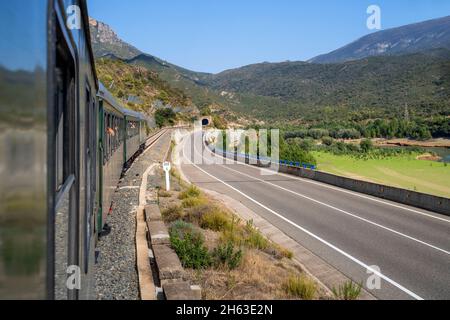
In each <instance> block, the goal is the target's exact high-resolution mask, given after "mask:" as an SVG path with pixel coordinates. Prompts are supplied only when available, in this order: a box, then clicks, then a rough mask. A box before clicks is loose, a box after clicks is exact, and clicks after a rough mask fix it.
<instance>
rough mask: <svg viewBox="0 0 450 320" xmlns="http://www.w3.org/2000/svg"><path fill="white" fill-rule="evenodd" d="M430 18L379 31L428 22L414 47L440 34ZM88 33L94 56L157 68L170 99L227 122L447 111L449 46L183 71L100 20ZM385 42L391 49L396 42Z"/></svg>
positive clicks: (126, 90)
mask: <svg viewBox="0 0 450 320" xmlns="http://www.w3.org/2000/svg"><path fill="white" fill-rule="evenodd" d="M433 21H434V22H425V23H424V24H418V25H413V26H407V27H403V28H399V29H401V30H400V31H398V30H397V32H394V33H392V32H393V30H395V29H393V30H387V31H384V32H387V34H392V36H391V39H394V36H393V35H394V34H397V35H399V34H403V38H402V39H407V33H408V32H411V33H412V35H411V37H412V38H414V39H416V38H415V37H416V36H417V35H418V34H419V33H418V32H419V31H417V30H419V29H421V30H422V31H423V32H425V31H424V30H431V29H433V30H435V31H434V33H427V34H429V36H428V37H429V38H430V39H434V41H431V40H429V41H425V40H424V39H422V40H421V39H418V38H417V39H416V40H415V43H416V45H415V46H412V45H411V46H409V49H410V50H412V51H414V50H419V47H420V48H425V47H429V46H431V45H429V44H431V43H434V44H436V46H438V45H437V43H438V42H437V41H436V39H441V40H445V39H447V34H448V29H445V30H441V29H439V28H440V27H439V26H442V25H446V23H447V22H448V18H444V19H438V20H433ZM95 25H97V27H95ZM432 25H433V26H434V28H431V26H432ZM98 26H102V27H98ZM420 26H421V27H420ZM92 29H94V30H92ZM439 30H441V32H438V31H439ZM91 32H92V37H93V38H96V39H97V40H96V41H95V45H94V51H95V55H96V56H97V57H102V56H103V57H105V58H107V60H112V61H114V60H116V61H120V62H121V67H122V68H123V69H124V70H127V68H125V66H132V67H134V68H138V70H140V69H142V70H144V69H145V70H147V71H149V72H151V73H154V74H155V75H156V74H157V75H158V79H159V80H158V81H161V82H163V83H164V86H168V87H170V88H171V90H169V89H168V88H167V90H166V89H164V90H163V91H165V92H168V93H169V98H170V99H175V100H177V101H179V98H180V97H181V96H184V97H186V98H188V99H189V100H190V101H191V102H192V105H194V106H196V107H198V109H199V110H200V111H201V112H203V113H210V112H213V113H214V114H217V115H220V116H222V117H227V118H228V119H230V120H231V121H232V122H240V123H252V122H256V120H263V121H265V122H269V123H270V122H273V121H281V122H285V123H298V122H299V121H303V122H304V121H306V122H311V121H321V120H323V119H324V118H329V119H335V120H349V119H354V120H357V121H358V120H364V119H374V118H393V117H399V116H402V115H404V109H405V106H406V105H408V108H409V110H410V112H411V114H412V115H417V116H420V117H428V116H431V115H435V114H444V115H450V50H448V49H445V48H439V49H427V50H422V51H420V52H417V53H411V54H406V55H402V56H399V55H395V54H392V55H391V54H389V55H386V54H385V55H381V56H378V57H368V58H362V59H359V60H355V61H346V62H339V63H334V64H320V63H311V62H283V63H260V64H254V65H249V66H245V67H242V68H237V69H233V70H227V71H224V72H222V73H219V74H215V75H214V74H208V73H201V72H195V71H191V70H187V69H185V68H182V67H179V66H176V65H174V64H172V63H170V62H167V61H164V60H162V59H160V58H158V57H155V56H152V55H149V54H144V53H141V52H139V50H137V49H135V48H134V47H133V46H131V45H128V44H126V43H125V42H123V41H122V40H120V39H118V38H117V36H115V33H114V32H113V31H112V30H111V29H110V28H109V27H107V25H105V24H103V23H101V22H96V24H91ZM103 33H105V34H103ZM382 33H383V32H382ZM375 35H376V34H373V35H371V36H373V37H374V36H375ZM432 35H433V36H432ZM392 41H394V40H392ZM405 41H406V40H405ZM357 42H358V41H357ZM357 42H356V43H357ZM444 42H446V41H444ZM419 43H420V44H421V45H420V46H419ZM350 46H351V45H350ZM390 46H391V47H393V48H395V47H398V46H400V44H397V45H395V46H394V45H390ZM369 47H370V46H369V45H368V47H367V48H369ZM403 47H404V46H403ZM414 48H415V49H414ZM404 49H405V50H406V51H407V48H405V47H404ZM413 49H414V50H413ZM367 50H368V51H367V52H366V54H369V53H370V52H371V51H370V50H369V49H367ZM363 51H364V50H363ZM399 52H400V51H399ZM363 56H364V54H363ZM347 59H349V60H351V58H349V57H347ZM347 59H345V60H347ZM323 61H325V60H323ZM139 68H140V69H139ZM100 71H101V73H104V74H109V75H110V77H111V80H112V79H113V78H114V72H116V73H118V74H119V75H120V74H121V72H122V71H120V68H119V69H117V68H116V67H114V68H113V69H111V70H110V69H109V66H106V67H105V68H103V69H102V68H100ZM113 71H114V72H113ZM132 72H134V71H132ZM101 78H102V77H101ZM121 86H122V87H123V91H124V94H129V91H132V89H130V90H129V88H128V87H127V86H126V82H122V83H121ZM153 89H154V90H153V91H154V92H158V91H159V90H160V88H159V87H154V88H153ZM172 93H173V94H174V96H171V95H172ZM156 95H157V94H156ZM180 95H181V96H180ZM152 99H154V97H153V98H152Z"/></svg>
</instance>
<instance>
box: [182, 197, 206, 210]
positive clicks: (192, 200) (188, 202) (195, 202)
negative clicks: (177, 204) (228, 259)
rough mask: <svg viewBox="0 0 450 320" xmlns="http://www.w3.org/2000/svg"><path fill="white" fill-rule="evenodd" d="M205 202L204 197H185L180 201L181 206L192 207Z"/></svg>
mask: <svg viewBox="0 0 450 320" xmlns="http://www.w3.org/2000/svg"><path fill="white" fill-rule="evenodd" d="M205 203H206V201H205V199H202V198H186V199H184V200H183V201H182V203H181V205H182V206H183V208H193V207H199V206H202V205H204V204H205Z"/></svg>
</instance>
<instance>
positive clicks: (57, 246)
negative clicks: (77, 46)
mask: <svg viewBox="0 0 450 320" xmlns="http://www.w3.org/2000/svg"><path fill="white" fill-rule="evenodd" d="M55 35H56V39H55V40H56V41H55V66H54V70H55V73H54V88H55V91H54V97H53V106H54V110H53V113H52V114H53V116H54V118H53V121H52V123H51V126H52V127H53V130H52V132H54V135H53V137H52V143H51V144H50V145H51V146H52V153H53V157H52V159H51V161H52V162H53V164H54V165H53V168H54V169H53V171H52V175H53V177H54V178H53V179H54V180H53V179H52V188H54V190H55V191H56V196H55V199H54V202H55V203H54V211H53V212H52V213H53V219H54V224H53V225H50V226H49V227H50V228H54V229H53V230H52V234H54V235H57V240H53V241H52V242H51V243H49V245H50V246H52V247H51V248H50V250H51V251H52V252H54V257H53V259H54V260H53V267H54V269H55V270H54V274H55V277H54V279H53V280H52V282H53V287H52V288H50V287H49V290H50V292H49V294H50V295H53V296H54V297H55V298H56V299H67V298H74V297H76V292H68V290H67V286H66V279H67V265H72V264H73V265H75V264H77V257H78V255H77V252H78V250H77V241H75V240H74V239H76V236H75V233H76V230H77V229H76V228H77V223H76V218H77V206H76V196H77V190H76V188H75V187H74V185H75V184H76V172H77V170H76V169H77V164H78V163H77V161H76V158H77V157H76V154H77V153H76V132H77V131H76V130H77V126H76V119H77V108H76V105H75V101H76V99H75V92H76V85H75V83H76V81H75V64H74V60H73V57H72V55H71V53H70V49H69V47H68V45H67V42H66V41H65V39H64V36H63V34H62V31H61V29H60V28H59V27H56V33H55ZM49 221H51V219H50V220H49Z"/></svg>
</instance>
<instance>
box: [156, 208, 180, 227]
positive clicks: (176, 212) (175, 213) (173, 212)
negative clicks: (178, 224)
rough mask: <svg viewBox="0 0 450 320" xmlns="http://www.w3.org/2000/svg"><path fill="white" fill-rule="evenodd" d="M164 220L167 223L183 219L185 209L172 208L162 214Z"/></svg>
mask: <svg viewBox="0 0 450 320" xmlns="http://www.w3.org/2000/svg"><path fill="white" fill-rule="evenodd" d="M161 214H162V216H163V219H164V221H166V222H169V223H171V222H174V221H177V220H180V219H182V218H183V216H184V214H183V209H182V208H181V207H180V206H170V207H168V208H167V209H165V210H164V211H163V212H162V213H161Z"/></svg>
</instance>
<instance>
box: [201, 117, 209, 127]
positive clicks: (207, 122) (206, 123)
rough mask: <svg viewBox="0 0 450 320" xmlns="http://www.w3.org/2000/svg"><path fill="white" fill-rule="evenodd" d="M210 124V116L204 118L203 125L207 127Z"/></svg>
mask: <svg viewBox="0 0 450 320" xmlns="http://www.w3.org/2000/svg"><path fill="white" fill-rule="evenodd" d="M209 125H210V121H209V119H208V118H204V119H202V126H204V127H207V126H209Z"/></svg>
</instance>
